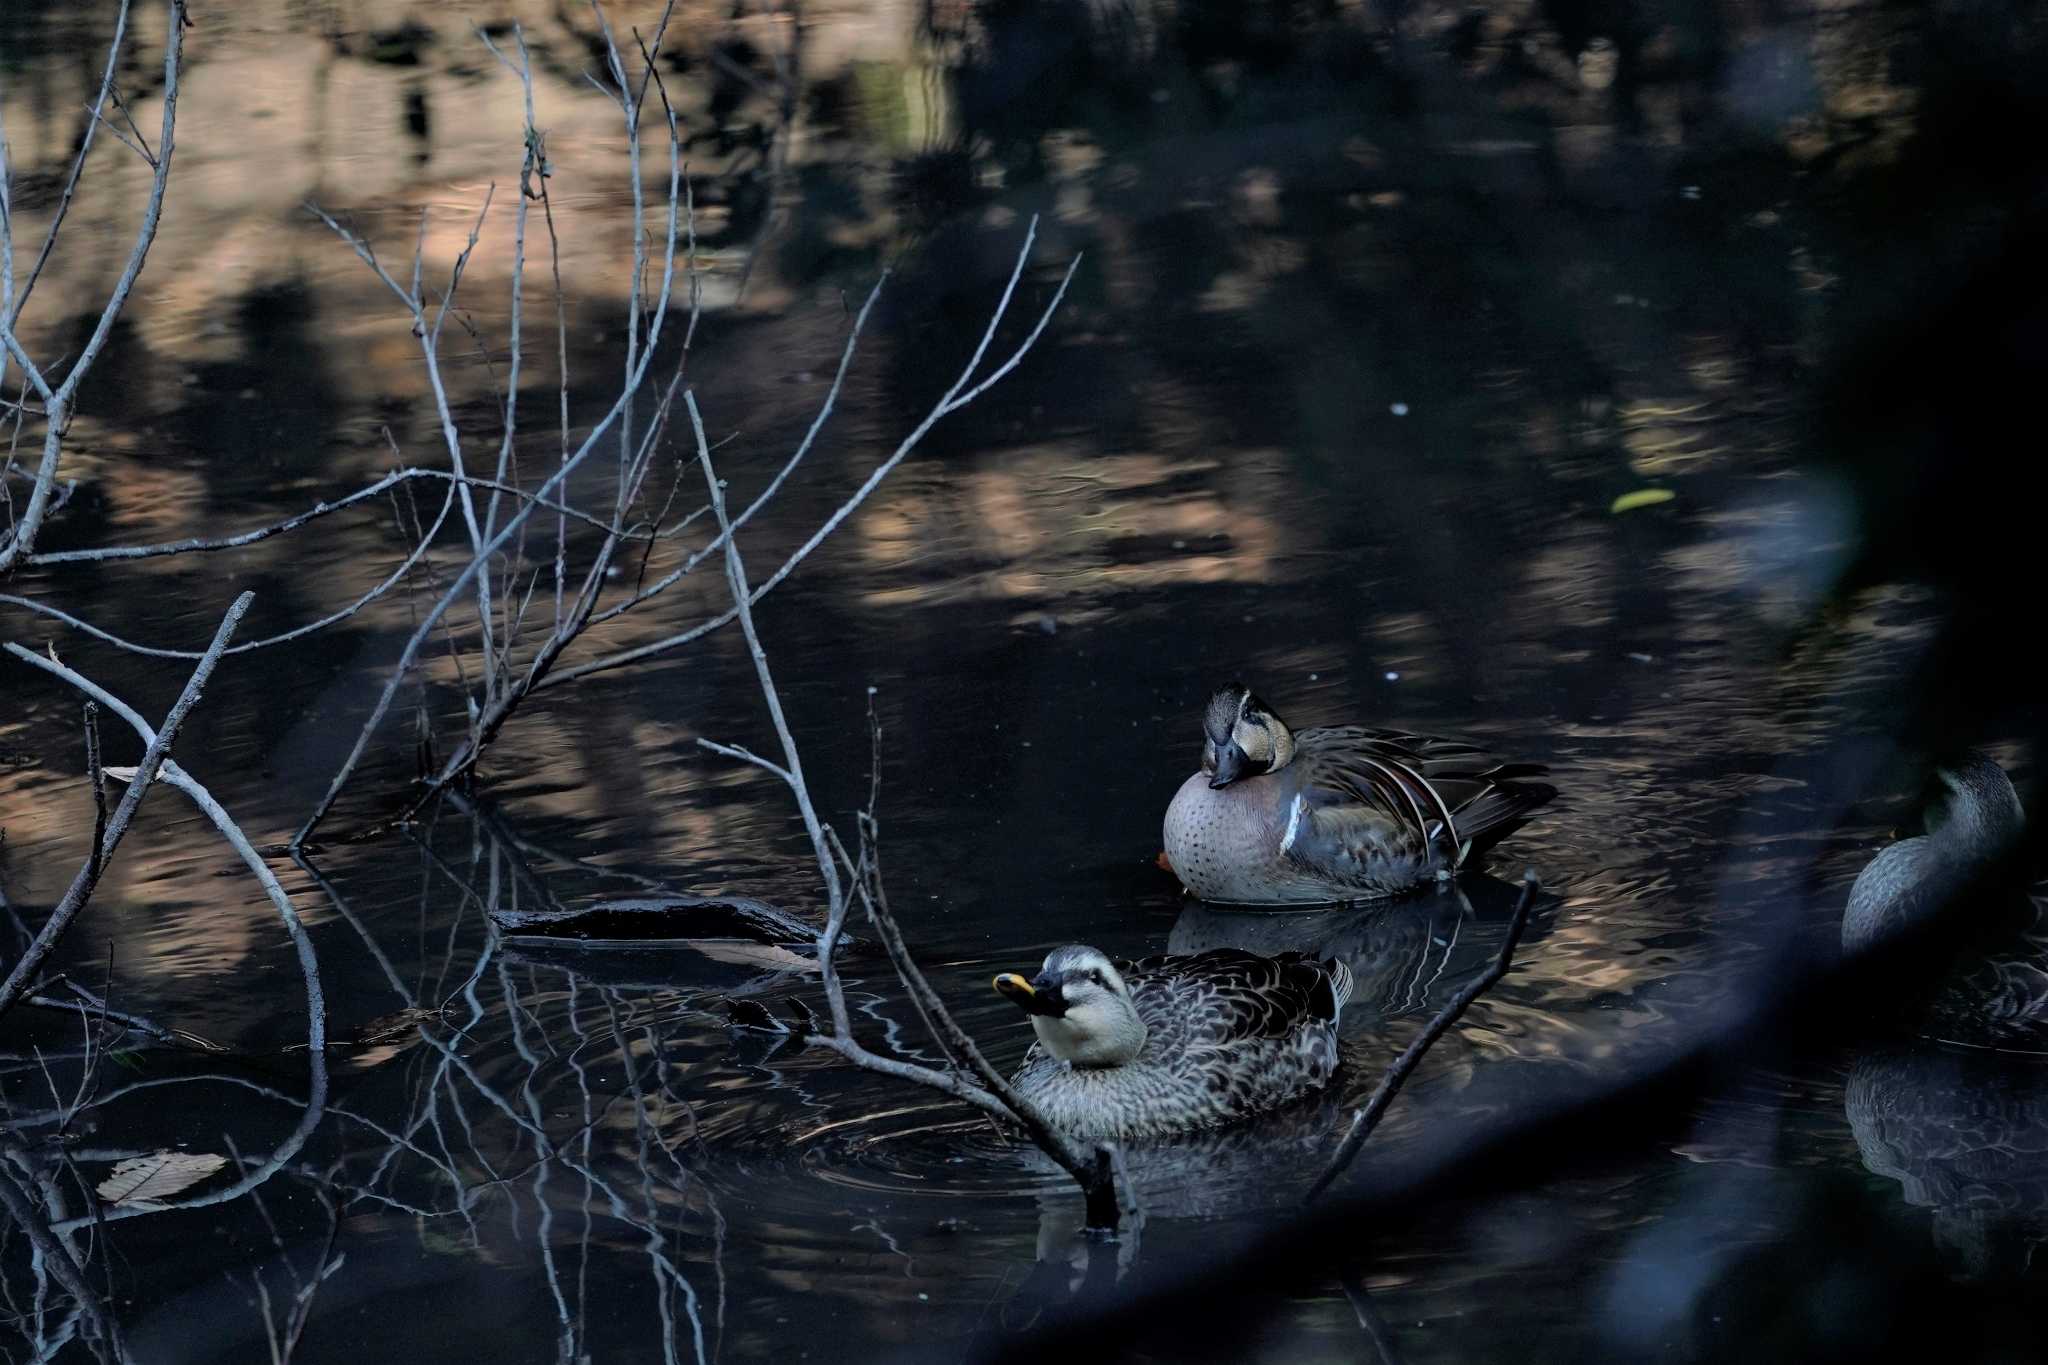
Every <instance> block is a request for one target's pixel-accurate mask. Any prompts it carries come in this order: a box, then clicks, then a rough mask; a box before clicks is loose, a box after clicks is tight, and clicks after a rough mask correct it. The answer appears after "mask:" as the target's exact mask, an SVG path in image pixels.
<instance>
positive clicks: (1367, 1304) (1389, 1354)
mask: <svg viewBox="0 0 2048 1365" xmlns="http://www.w3.org/2000/svg"><path fill="white" fill-rule="evenodd" d="M1337 1283H1338V1284H1339V1285H1341V1286H1342V1287H1343V1290H1344V1297H1345V1298H1347V1299H1349V1300H1350V1301H1351V1311H1352V1313H1353V1315H1355V1316H1356V1317H1357V1318H1358V1326H1359V1330H1360V1331H1362V1332H1364V1333H1365V1336H1366V1340H1368V1341H1370V1342H1371V1343H1372V1349H1373V1352H1374V1354H1375V1355H1377V1356H1378V1357H1379V1362H1380V1365H1402V1360H1401V1352H1400V1351H1399V1350H1398V1349H1396V1347H1395V1345H1394V1333H1393V1329H1392V1328H1390V1327H1388V1326H1387V1320H1386V1319H1385V1318H1383V1317H1381V1316H1380V1313H1379V1310H1378V1309H1377V1308H1374V1307H1373V1306H1372V1296H1371V1295H1370V1294H1368V1293H1366V1292H1365V1286H1364V1285H1362V1284H1359V1283H1357V1282H1356V1281H1355V1280H1353V1278H1352V1277H1351V1276H1349V1275H1339V1276H1338V1277H1337Z"/></svg>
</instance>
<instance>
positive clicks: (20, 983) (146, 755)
mask: <svg viewBox="0 0 2048 1365" xmlns="http://www.w3.org/2000/svg"><path fill="white" fill-rule="evenodd" d="M174 22H175V21H174ZM255 597H256V594H254V593H252V592H245V593H243V594H242V595H241V596H240V597H237V598H236V599H235V603H234V605H233V606H231V607H229V608H228V611H227V615H226V616H224V617H222V618H221V623H220V628H219V629H218V630H216V631H215V632H214V635H213V643H212V644H211V645H209V646H208V647H207V650H206V654H205V656H204V657H202V658H201V659H200V661H199V665H198V667H196V668H194V669H193V670H192V676H191V677H190V678H189V679H187V680H186V682H185V689H184V691H182V692H180V693H179V694H178V699H177V700H176V701H175V702H173V703H171V709H170V710H169V712H167V713H166V714H165V716H164V723H163V728H162V729H161V730H159V731H156V732H154V734H153V737H152V738H151V739H150V740H149V742H148V747H147V748H146V749H145V750H144V751H143V755H142V762H141V763H140V764H138V765H137V768H136V771H137V774H138V776H137V779H136V780H134V781H132V782H130V783H129V786H128V790H127V792H126V793H125V794H123V795H122V797H121V801H120V804H119V805H117V806H115V808H114V813H113V815H112V816H111V817H110V818H109V819H108V821H107V830H106V834H105V835H104V836H103V837H102V838H101V840H100V844H99V847H98V849H97V850H95V852H94V854H93V855H92V856H89V857H87V859H86V861H85V865H84V866H83V867H81V868H79V869H78V875H77V876H75V877H73V878H72V880H71V885H70V887H69V888H67V889H66V890H65V892H64V897H63V899H61V900H59V901H58V902H57V908H56V909H54V910H52V911H51V912H50V918H49V919H48V920H46V921H44V923H43V927H42V929H41V930H40V931H38V933H37V934H36V937H35V941H34V942H33V943H31V944H29V946H28V948H27V949H26V950H25V951H24V952H23V953H22V955H21V957H20V959H19V960H17V961H16V962H15V964H14V970H12V971H11V972H9V973H8V974H7V980H6V981H5V982H4V983H0V1015H4V1014H5V1013H7V1011H8V1010H9V1009H10V1008H12V1007H13V1005H14V1003H15V1002H16V1001H17V1000H19V999H20V998H21V997H22V995H23V994H24V993H25V992H26V991H27V989H28V983H29V982H30V981H32V980H33V979H34V978H35V975H36V973H37V972H38V971H39V970H41V968H42V965H43V960H44V959H45V958H47V957H48V956H49V955H50V950H51V949H53V948H54V947H56V946H57V940H58V939H60V938H62V937H63V936H64V931H65V930H66V929H69V928H70V927H71V921H72V920H73V919H75V918H77V916H78V912H79V911H80V910H82V909H84V908H85V902H86V900H87V899H88V898H89V897H91V895H92V893H93V888H94V887H96V886H98V885H99V878H100V872H101V871H102V870H103V869H104V868H105V866H106V864H107V860H108V859H110V858H112V857H113V854H114V850H115V849H116V848H117V847H119V846H120V843H121V840H122V839H123V838H125V837H126V836H127V833H128V825H129V822H130V821H132V820H133V819H134V818H135V808H136V807H137V806H139V805H141V804H142V796H143V793H144V792H146V791H148V790H149V784H150V783H151V782H153V781H154V780H155V779H156V775H157V771H158V769H160V768H161V767H162V766H163V764H164V762H165V760H166V759H167V758H168V757H169V756H170V749H171V744H172V742H173V741H174V740H176V739H177V737H178V729H179V727H180V726H182V725H183V724H184V723H185V717H186V716H187V715H189V714H190V713H191V710H192V708H193V706H195V705H196V704H197V703H198V701H199V694H200V691H201V690H202V689H203V688H205V686H206V680H207V679H208V678H210V677H212V676H213V670H214V666H215V665H216V664H218V663H219V662H220V659H221V655H222V654H223V653H224V652H225V651H226V649H227V643H228V640H229V639H230V638H231V637H232V636H233V635H234V633H235V627H236V626H238V625H240V624H241V621H242V616H243V614H244V613H245V612H247V611H248V610H249V603H250V602H252V601H254V600H255ZM0 648H4V649H5V650H6V651H7V652H8V653H9V654H12V655H13V656H14V657H15V658H17V659H20V660H21V661H22V662H24V663H27V664H30V665H32V666H33V667H36V668H40V669H42V670H43V671H44V672H45V673H49V674H51V675H53V676H55V677H58V678H62V679H63V680H64V681H66V682H68V683H71V684H72V685H73V686H78V687H81V689H82V690H84V691H85V692H86V693H87V694H88V695H90V696H92V697H94V698H95V699H96V700H98V701H99V702H100V703H101V704H102V705H104V706H106V707H107V708H108V709H110V710H112V711H113V712H114V713H115V714H116V715H119V716H120V717H121V718H122V719H123V720H126V721H127V722H128V723H129V724H130V725H133V726H137V727H138V729H139V730H140V731H141V732H144V733H149V730H148V726H147V725H145V724H143V723H142V719H141V717H140V716H138V715H136V713H135V712H134V711H133V710H132V709H130V708H129V707H128V705H127V704H126V703H125V702H123V701H121V700H120V699H119V698H117V697H115V696H113V695H112V694H110V693H108V692H106V691H104V690H103V689H101V688H99V687H98V686H97V685H96V684H93V683H90V682H88V681H87V680H86V679H84V678H83V677H81V676H80V675H78V674H77V673H74V672H72V671H71V670H70V669H68V668H66V667H65V666H64V665H63V664H60V663H58V662H57V661H56V660H55V659H51V658H46V657H44V656H43V655H40V654H37V653H34V652H33V651H31V650H27V649H23V648H22V647H21V646H20V645H18V644H15V643H14V642H12V641H9V642H7V643H6V644H5V645H4V646H0Z"/></svg>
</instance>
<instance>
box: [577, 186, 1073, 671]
mask: <svg viewBox="0 0 2048 1365" xmlns="http://www.w3.org/2000/svg"><path fill="white" fill-rule="evenodd" d="M1037 231H1038V220H1037V219H1036V218H1033V219H1032V220H1031V229H1030V231H1029V232H1027V233H1026V234H1025V237H1024V245H1023V247H1022V249H1021V250H1019V251H1018V253H1017V262H1016V265H1015V267H1014V268H1013V269H1012V270H1011V272H1010V282H1009V284H1008V286H1007V287H1006V288H1005V289H1004V290H1003V296H1002V300H1001V301H1000V302H999V303H998V304H997V306H996V311H995V313H994V314H993V315H992V316H991V317H990V318H989V323H988V327H987V329H986V331H985V332H984V333H983V336H982V342H981V345H980V346H978V347H976V348H975V352H974V356H973V358H972V359H971V360H970V361H969V363H968V365H967V367H966V368H965V369H963V370H962V371H961V372H960V377H959V378H957V379H955V380H954V381H953V385H952V387H951V388H949V389H947V390H946V392H945V393H944V394H943V395H942V396H941V397H940V398H939V401H938V402H937V403H936V404H934V405H933V407H932V409H931V411H930V412H928V413H927V414H926V415H925V418H924V420H923V421H921V422H919V423H918V424H917V426H916V427H915V428H914V429H912V431H911V432H910V434H909V435H907V436H905V437H904V438H903V440H902V442H901V443H900V444H898V445H897V447H896V449H895V450H894V451H892V452H891V453H890V455H889V457H888V458H887V459H886V460H883V461H882V463H881V464H879V465H877V466H876V467H875V469H874V470H873V472H871V473H870V474H869V475H868V477H867V478H866V480H864V481H863V482H862V483H861V486H860V487H859V488H857V489H856V490H854V493H853V496H852V497H850V498H848V499H847V500H846V501H845V502H844V503H842V504H840V506H839V509H838V510H837V511H835V512H834V513H833V514H832V515H831V516H830V517H827V518H826V519H825V522H824V524H823V525H821V526H819V527H818V529H817V530H816V531H814V532H812V534H811V537H810V539H808V540H806V541H805V542H804V543H803V544H802V545H800V546H798V547H797V549H796V550H795V552H794V553H792V554H791V555H790V556H789V558H788V559H786V560H784V561H783V563H782V567H781V568H779V569H777V570H776V571H775V572H774V573H772V574H770V575H769V576H768V578H767V579H766V580H765V581H764V582H763V583H762V584H761V586H760V587H758V588H756V589H754V590H753V592H752V594H751V595H750V596H749V597H748V599H747V600H748V604H749V605H750V606H751V605H752V604H753V603H756V602H759V601H760V600H761V599H762V598H763V597H765V596H767V595H768V594H769V593H770V592H772V591H773V590H774V589H775V587H776V586H777V585H778V584H780V583H781V582H782V580H783V579H785V578H787V577H789V575H790V574H791V573H792V572H794V571H795V569H796V566H797V565H799V564H801V563H803V561H804V560H805V559H806V558H808V557H809V556H810V554H811V552H812V551H813V550H815V549H817V548H818V546H820V545H822V544H823V543H824V542H825V539H826V537H828V536H830V535H831V534H832V533H833V532H834V531H836V530H838V529H839V527H840V524H841V523H843V522H844V521H845V520H846V519H847V518H848V517H850V516H852V515H853V513H854V512H855V511H856V510H857V509H858V508H859V507H860V505H861V504H862V503H864V502H866V501H867V499H868V496H869V495H870V494H872V493H873V492H874V491H875V489H876V488H878V487H880V486H881V482H882V480H883V479H885V478H887V477H888V476H889V474H890V472H891V471H892V470H894V469H895V468H896V466H897V465H899V464H901V463H903V460H904V457H905V456H907V455H909V454H910V452H911V451H913V450H915V449H916V448H917V446H918V443H919V442H921V441H922V440H924V438H925V436H926V435H927V434H928V433H929V432H930V431H931V429H932V428H933V427H934V426H936V425H938V422H939V419H941V418H942V417H945V416H946V415H947V414H949V413H952V412H957V411H958V410H959V409H961V408H962V407H965V406H966V405H967V404H968V403H970V402H972V401H973V400H974V399H975V398H977V397H979V396H980V395H981V394H982V393H984V392H986V391H987V390H988V388H989V386H990V385H992V384H994V383H995V382H996V381H997V380H999V379H1001V378H1003V376H1005V375H1007V374H1009V373H1010V371H1011V370H1013V369H1015V368H1016V367H1017V364H1018V362H1019V361H1021V360H1022V359H1023V358H1024V353H1025V352H1026V351H1028V350H1030V349H1031V346H1032V345H1033V343H1035V342H1036V341H1037V340H1038V338H1039V335H1040V334H1041V333H1043V332H1044V330H1045V327H1046V324H1047V323H1048V322H1049V321H1051V319H1052V315H1053V313H1054V311H1055V310H1057V309H1058V308H1059V306H1060V301H1061V300H1062V299H1063V298H1065V297H1066V292H1067V286H1068V285H1069V284H1071V283H1072V282H1073V278H1074V272H1075V271H1076V270H1077V269H1079V268H1080V264H1081V258H1080V257H1079V256H1076V257H1075V258H1074V259H1073V261H1072V262H1071V263H1070V264H1069V265H1068V266H1067V272H1066V274H1065V276H1063V277H1062V278H1061V280H1060V285H1059V288H1058V289H1057V290H1056V291H1055V292H1054V294H1053V296H1052V300H1051V302H1049V303H1048V304H1047V305H1046V307H1045V311H1044V312H1043V313H1042V314H1041V315H1040V316H1039V319H1038V324H1037V325H1036V326H1035V327H1033V328H1032V329H1031V333H1030V335H1028V336H1027V337H1025V338H1024V340H1023V342H1022V343H1021V344H1020V345H1019V346H1018V347H1017V349H1016V350H1015V351H1013V352H1012V353H1011V354H1010V356H1009V357H1008V359H1006V360H1004V362H1003V363H1002V364H1001V365H999V366H997V367H996V369H995V370H994V371H992V372H991V373H990V374H989V376H988V377H987V378H986V379H984V380H983V381H982V382H981V383H979V384H977V385H975V386H974V387H973V388H972V389H968V388H967V381H968V380H969V378H971V377H972V375H973V373H974V370H975V368H976V367H977V366H979V365H980V363H981V358H982V356H983V354H984V353H985V352H986V350H987V347H988V342H989V339H990V338H991V337H993V336H994V335H995V331H996V327H997V325H998V324H1000V323H1001V322H1002V320H1003V314H1004V312H1005V311H1006V310H1007V309H1008V308H1009V305H1010V299H1011V296H1012V295H1013V294H1014V292H1015V291H1016V287H1017V279H1018V277H1019V276H1020V275H1021V274H1022V273H1023V271H1024V263H1025V261H1026V260H1027V259H1028V258H1029V256H1030V254H1031V244H1032V241H1033V240H1034V238H1035V236H1036V234H1037ZM737 615H738V613H737V610H736V609H735V610H734V611H729V612H727V613H725V614H724V615H721V616H718V617H716V618H714V619H712V620H710V621H706V622H703V623H701V624H699V625H696V626H693V627H691V628H690V629H689V630H686V631H682V632H680V633H679V634H676V635H671V636H667V637H665V638H663V639H660V640H655V641H652V642H650V643H648V644H644V645H640V646H637V647H636V648H633V649H626V650H620V651H619V652H618V653H616V654H607V655H604V656H602V657H601V658H597V659H591V660H589V661H587V662H585V663H581V664H577V665H576V666H575V667H573V668H565V669H562V670H560V671H559V672H557V673H555V674H554V675H553V677H552V678H551V680H550V681H549V683H548V684H547V685H548V686H556V685H559V684H562V683H566V682H568V681H570V680H571V679H574V678H581V677H586V676H588V675H589V674H592V673H601V672H604V671H605V670H607V669H612V668H621V667H624V666H625V665H627V664H632V663H638V662H640V661H641V660H643V659H651V658H654V657H655V656H656V655H660V654H666V653H668V652H670V651H671V650H675V649H679V648H681V647H682V646H684V645H686V644H689V643H690V642H691V641H692V640H695V639H697V638H699V637H700V636H703V635H707V634H709V633H710V632H711V631H714V630H716V629H718V628H719V627H720V626H723V625H725V624H726V623H727V622H729V621H732V620H735V619H737Z"/></svg>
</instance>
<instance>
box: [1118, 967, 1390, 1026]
mask: <svg viewBox="0 0 2048 1365" xmlns="http://www.w3.org/2000/svg"><path fill="white" fill-rule="evenodd" d="M1122 970H1123V973H1124V980H1125V981H1127V982H1129V983H1130V987H1131V992H1132V999H1133V1002H1134V1003H1135V1004H1136V1006H1137V1009H1138V1017H1139V1018H1141V1019H1143V1020H1144V1021H1145V1026H1146V1027H1147V1028H1148V1029H1151V1030H1154V1031H1155V1032H1158V1031H1161V1030H1164V1031H1166V1032H1168V1033H1172V1034H1177V1035H1178V1041H1179V1043H1180V1044H1181V1045H1183V1046H1200V1045H1208V1046H1222V1045H1226V1044H1230V1043H1236V1042H1242V1041H1244V1040H1246V1039H1250V1038H1284V1037H1286V1036H1287V1035H1289V1034H1290V1033H1293V1032H1294V1031H1295V1030H1297V1029H1299V1028H1301V1027H1302V1026H1303V1025H1305V1024H1313V1023H1335V1022H1336V1019H1337V1016H1338V1014H1339V1013H1341V1012H1342V1010H1343V1008H1344V1002H1345V1001H1347V1000H1349V999H1350V998H1351V969H1350V968H1349V967H1347V966H1345V965H1344V964H1343V963H1342V962H1339V961H1337V960H1335V959H1334V958H1332V959H1329V960H1325V961H1318V960H1317V959H1315V958H1312V957H1310V956H1308V955H1307V954H1306V953H1282V954H1280V955H1279V956H1277V957H1259V956H1257V955H1255V954H1252V953H1247V952H1243V951H1241V950H1239V949H1236V948H1214V949H1211V950H1210V951H1208V952H1206V953H1198V954H1196V955H1195V956H1193V957H1170V956H1160V957H1148V958H1144V959H1141V960H1140V961H1137V962H1134V963H1132V964H1131V965H1130V966H1129V968H1128V969H1122Z"/></svg>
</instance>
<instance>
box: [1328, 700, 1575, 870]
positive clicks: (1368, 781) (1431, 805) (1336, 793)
mask: <svg viewBox="0 0 2048 1365" xmlns="http://www.w3.org/2000/svg"><path fill="white" fill-rule="evenodd" d="M1295 739H1296V744H1297V748H1296V757H1295V761H1296V762H1297V763H1301V764H1303V765H1304V770H1303V773H1302V784H1303V791H1304V794H1305V795H1306V796H1307V798H1308V801H1309V803H1310V805H1311V807H1315V806H1318V805H1319V806H1320V807H1321V808H1322V816H1323V820H1324V822H1325V825H1326V827H1332V831H1333V833H1334V832H1335V831H1334V827H1333V826H1332V821H1333V819H1334V821H1336V822H1339V823H1341V822H1346V821H1348V822H1349V823H1351V824H1354V825H1356V826H1357V827H1358V831H1359V837H1370V838H1373V839H1376V840H1384V839H1385V838H1386V837H1387V836H1386V833H1385V831H1386V830H1387V829H1389V828H1394V829H1401V830H1407V831H1412V838H1413V841H1414V842H1417V843H1418V844H1419V843H1421V842H1423V841H1434V840H1437V839H1443V840H1444V841H1445V842H1446V845H1447V846H1448V847H1449V848H1450V849H1452V850H1454V851H1456V852H1457V853H1459V854H1460V856H1461V857H1465V858H1469V857H1471V856H1473V855H1476V854H1479V853H1483V852H1485V851H1486V850H1487V849H1488V848H1491V847H1492V846H1493V845H1494V844H1496V843H1498V842H1500V840H1502V839H1503V838H1505V837H1507V835H1508V834H1510V833H1512V832H1513V831H1514V830H1515V829H1517V828H1519V827H1520V826H1521V825H1522V824H1524V823H1526V822H1527V820H1528V819H1529V816H1530V815H1531V814H1532V813H1533V812H1535V811H1536V810H1537V809H1538V808H1539V807H1541V806H1543V805H1544V804H1546V803H1547V802H1549V801H1550V800H1551V799H1552V798H1553V797H1555V796H1556V795H1557V788H1555V787H1553V786H1550V785H1549V784H1548V783H1544V782H1533V781H1529V780H1527V779H1530V778H1535V777H1541V776H1542V775H1543V774H1544V772H1545V769H1544V768H1543V767H1542V766H1541V765H1540V764H1534V763H1498V762H1496V761H1494V759H1493V757H1492V756H1491V755H1490V754H1488V753H1487V752H1486V751H1485V750H1483V749H1481V748H1479V747H1477V746H1476V745H1472V744H1467V743H1465V742H1464V741H1462V740H1455V739H1436V738H1432V737H1430V736H1427V735H1416V734H1409V733H1407V732H1405V731H1400V730H1376V729H1371V728H1368V727H1366V726H1363V725H1333V726H1326V727H1323V728H1320V729H1314V730H1303V731H1302V732H1301V733H1300V734H1298V735H1297V736H1296V737H1295ZM1347 801H1348V802H1355V803H1356V804H1357V806H1358V808H1359V810H1358V813H1357V814H1355V815H1354V814H1345V813H1343V808H1344V806H1345V804H1346V803H1347ZM1338 837H1339V838H1340V839H1341V838H1342V836H1341V835H1340V836H1338Z"/></svg>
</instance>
